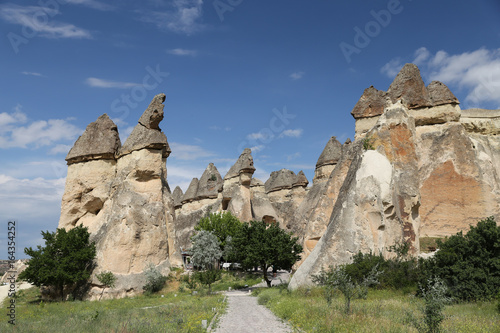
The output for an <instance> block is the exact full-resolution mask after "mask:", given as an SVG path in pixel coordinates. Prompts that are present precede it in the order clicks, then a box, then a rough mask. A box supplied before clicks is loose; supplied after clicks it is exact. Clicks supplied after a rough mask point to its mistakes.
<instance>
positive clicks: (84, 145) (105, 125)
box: [66, 114, 121, 165]
mask: <svg viewBox="0 0 500 333" xmlns="http://www.w3.org/2000/svg"><path fill="white" fill-rule="evenodd" d="M120 145H121V143H120V136H119V135H118V128H117V126H116V124H115V123H114V122H113V121H112V120H111V119H109V117H108V115H107V114H103V115H102V116H100V117H99V118H97V120H96V121H95V122H93V123H90V124H89V125H88V126H87V128H86V129H85V132H83V134H82V135H81V136H80V137H79V138H78V140H76V142H75V144H74V145H73V148H71V150H70V151H69V153H68V155H67V156H66V161H67V162H68V165H69V164H73V163H77V162H83V161H89V160H97V159H114V158H115V154H116V152H117V150H118V149H119V148H120Z"/></svg>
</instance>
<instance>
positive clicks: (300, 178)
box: [292, 170, 309, 187]
mask: <svg viewBox="0 0 500 333" xmlns="http://www.w3.org/2000/svg"><path fill="white" fill-rule="evenodd" d="M308 184H309V181H308V180H307V177H306V175H305V174H304V171H302V170H300V171H299V173H298V174H297V177H296V178H295V182H294V183H293V184H292V187H296V186H302V187H306V186H307V185H308Z"/></svg>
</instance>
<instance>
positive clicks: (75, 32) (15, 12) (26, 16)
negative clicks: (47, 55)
mask: <svg viewBox="0 0 500 333" xmlns="http://www.w3.org/2000/svg"><path fill="white" fill-rule="evenodd" d="M57 14H60V12H59V10H57V9H52V8H48V7H38V6H19V5H15V4H3V5H0V18H2V19H3V20H4V21H6V22H8V23H12V24H17V25H21V26H24V27H26V28H28V29H30V30H32V31H34V32H36V33H37V34H38V36H40V37H45V38H92V35H91V34H90V32H89V31H88V30H85V29H82V28H78V27H76V26H74V25H73V24H69V23H64V22H58V21H56V20H54V19H53V18H52V17H54V16H55V15H57Z"/></svg>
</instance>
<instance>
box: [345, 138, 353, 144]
mask: <svg viewBox="0 0 500 333" xmlns="http://www.w3.org/2000/svg"><path fill="white" fill-rule="evenodd" d="M351 143H352V141H351V138H347V140H345V142H344V144H345V145H350V144H351Z"/></svg>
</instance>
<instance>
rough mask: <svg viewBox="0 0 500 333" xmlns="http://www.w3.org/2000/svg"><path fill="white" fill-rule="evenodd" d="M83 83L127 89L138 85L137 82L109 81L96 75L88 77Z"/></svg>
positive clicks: (97, 86)
mask: <svg viewBox="0 0 500 333" xmlns="http://www.w3.org/2000/svg"><path fill="white" fill-rule="evenodd" d="M85 83H86V84H87V85H89V86H91V87H93V88H116V89H129V88H132V87H137V86H140V84H139V83H132V82H120V81H110V80H104V79H98V78H96V77H89V78H87V79H86V80H85Z"/></svg>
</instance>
